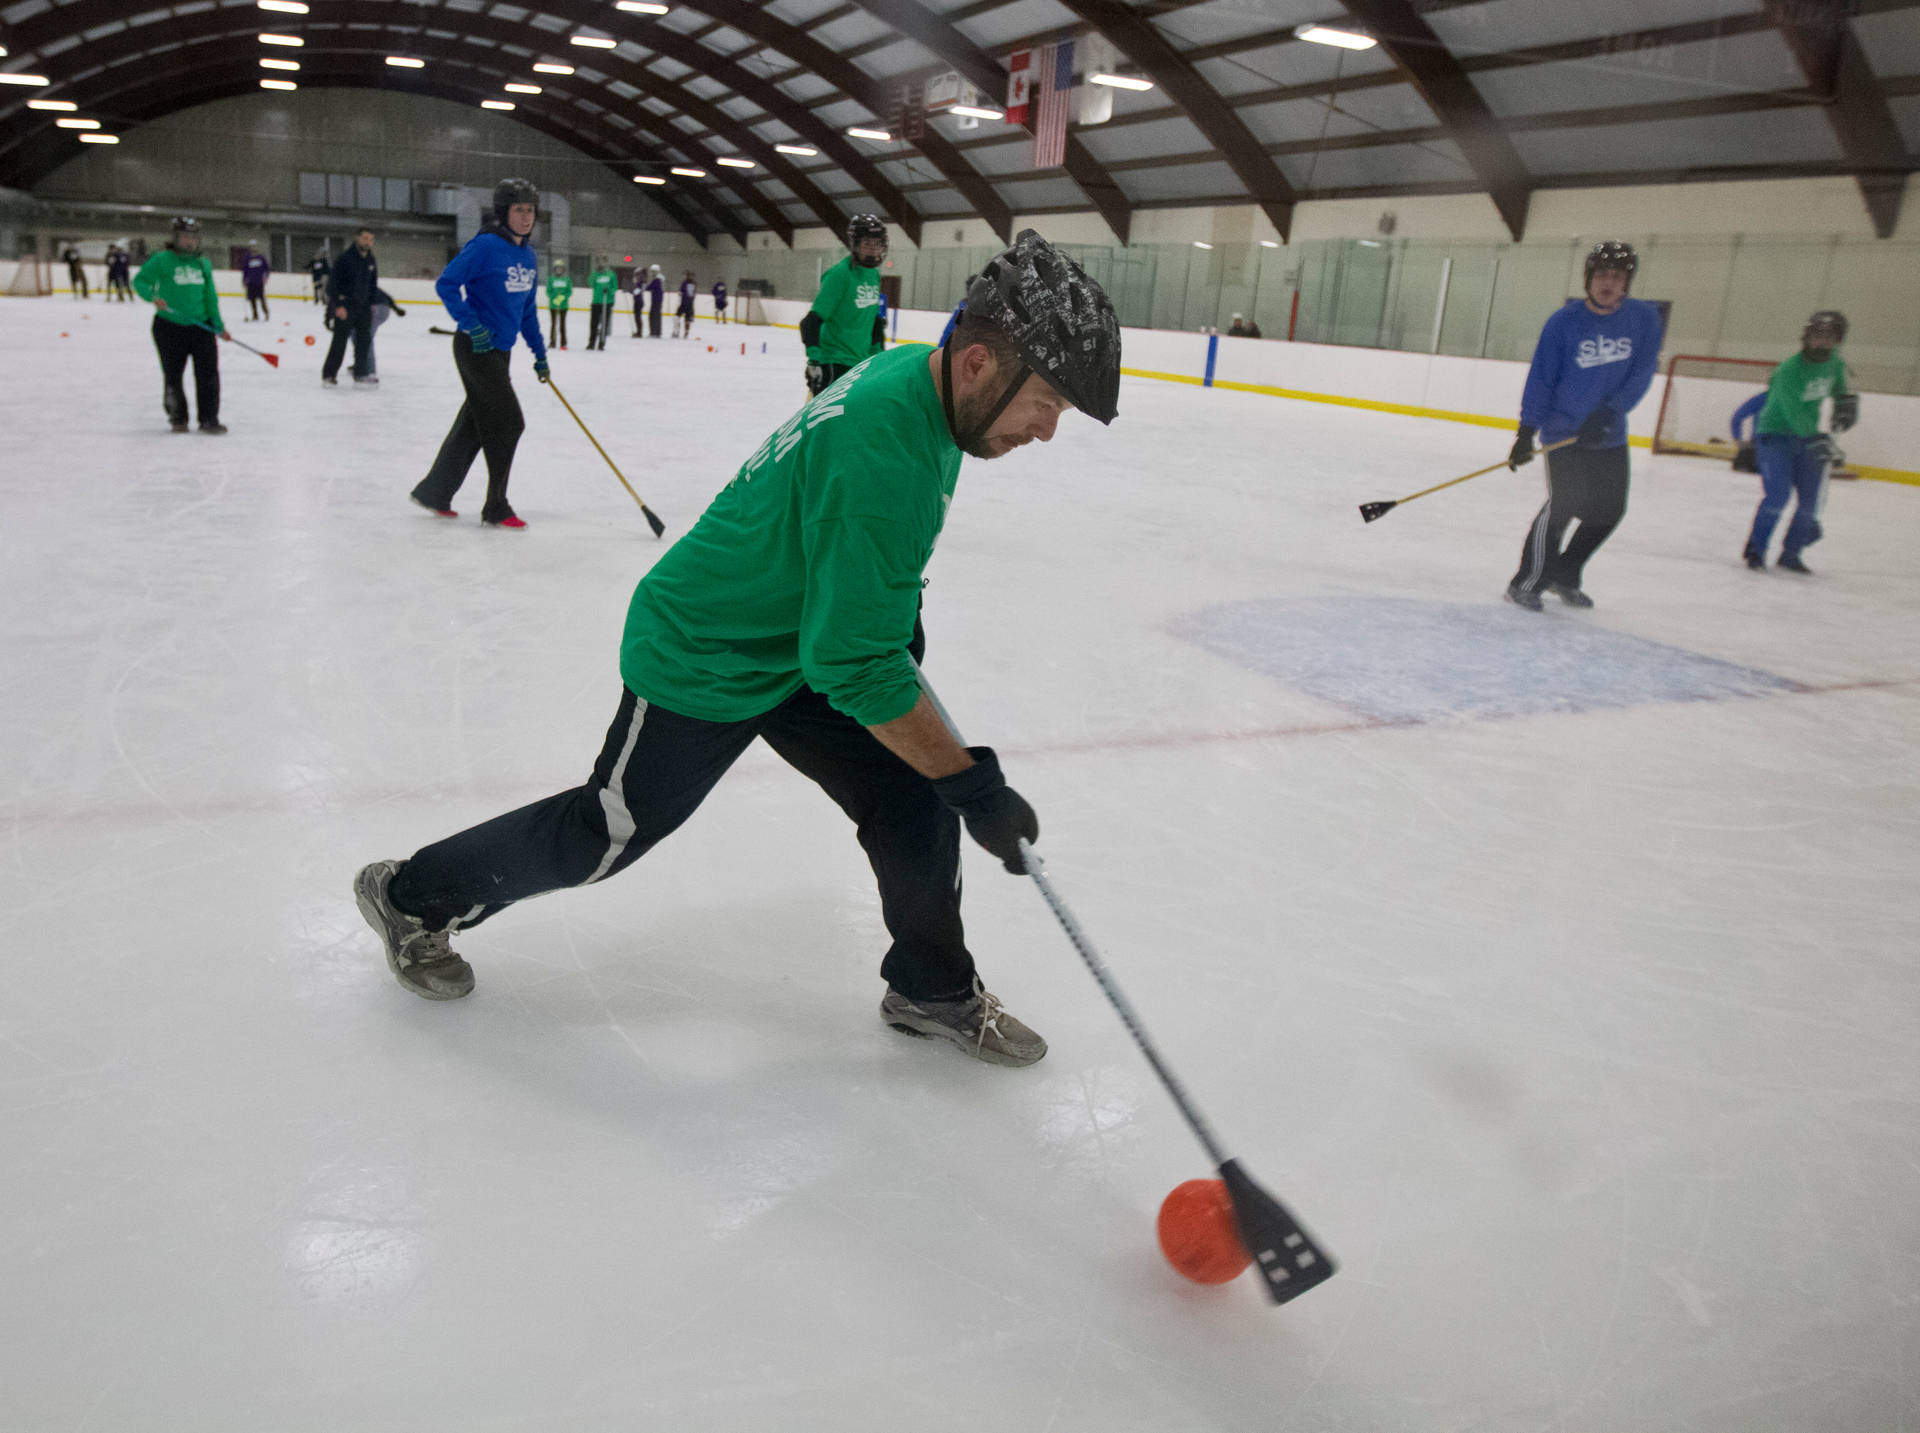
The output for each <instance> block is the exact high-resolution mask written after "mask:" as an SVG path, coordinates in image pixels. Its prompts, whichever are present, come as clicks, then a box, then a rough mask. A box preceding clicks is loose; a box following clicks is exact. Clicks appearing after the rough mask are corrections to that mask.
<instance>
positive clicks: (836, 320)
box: [807, 254, 886, 363]
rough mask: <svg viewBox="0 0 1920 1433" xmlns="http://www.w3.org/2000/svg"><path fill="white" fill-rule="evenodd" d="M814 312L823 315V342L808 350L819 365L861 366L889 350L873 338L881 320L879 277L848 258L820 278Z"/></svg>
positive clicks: (876, 273) (875, 270) (821, 328)
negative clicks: (864, 360)
mask: <svg viewBox="0 0 1920 1433" xmlns="http://www.w3.org/2000/svg"><path fill="white" fill-rule="evenodd" d="M813 312H815V313H817V314H819V315H820V341H819V342H818V343H816V344H811V345H809V346H808V348H807V357H808V358H810V359H812V360H813V361H814V362H816V363H858V362H860V361H861V360H862V359H864V358H870V357H872V356H873V355H874V354H876V353H878V352H880V350H881V349H883V348H884V347H886V345H885V343H884V342H882V341H880V340H877V339H875V338H874V336H873V322H874V320H875V319H877V318H878V317H879V316H880V273H879V270H877V269H868V268H863V267H861V266H860V265H858V264H856V263H854V261H853V255H851V254H849V255H847V257H846V258H844V259H842V260H841V261H840V262H839V263H837V264H835V265H834V266H833V267H832V268H830V269H828V270H827V271H826V272H825V273H824V274H822V275H821V276H820V292H819V293H817V294H815V295H814V298H813Z"/></svg>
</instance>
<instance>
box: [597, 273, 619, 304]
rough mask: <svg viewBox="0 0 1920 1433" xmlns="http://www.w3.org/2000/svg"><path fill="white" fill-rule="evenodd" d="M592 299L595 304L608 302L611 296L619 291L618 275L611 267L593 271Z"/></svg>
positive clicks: (611, 299)
mask: <svg viewBox="0 0 1920 1433" xmlns="http://www.w3.org/2000/svg"><path fill="white" fill-rule="evenodd" d="M592 282H593V301H594V302H595V303H597V304H610V303H612V302H613V296H614V295H615V294H617V293H619V292H620V276H619V275H618V274H616V273H615V272H614V271H613V270H612V269H595V270H594V271H593V280H592Z"/></svg>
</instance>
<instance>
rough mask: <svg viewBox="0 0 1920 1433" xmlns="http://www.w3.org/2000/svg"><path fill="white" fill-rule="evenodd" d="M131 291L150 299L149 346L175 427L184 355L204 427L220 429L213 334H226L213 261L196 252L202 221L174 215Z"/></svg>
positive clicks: (179, 421)
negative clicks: (165, 238) (167, 235)
mask: <svg viewBox="0 0 1920 1433" xmlns="http://www.w3.org/2000/svg"><path fill="white" fill-rule="evenodd" d="M133 291H134V292H135V293H137V294H138V295H140V297H141V298H143V299H145V300H146V301H147V302H148V303H151V304H152V305H153V307H154V309H155V313H154V319H153V346H154V347H155V348H156V349H157V350H159V353H160V379H161V385H160V402H161V405H162V406H163V407H164V408H165V409H166V411H167V421H168V422H169V423H171V424H172V425H173V431H174V432H176V433H184V432H186V431H187V395H186V391H185V390H184V389H183V388H182V387H181V381H182V380H183V379H184V378H185V377H186V373H187V360H188V359H192V360H193V399H194V407H195V408H196V409H198V410H199V413H200V431H201V432H202V433H224V432H226V431H227V429H226V425H224V424H223V423H221V421H220V350H219V348H218V347H217V346H216V345H215V343H214V340H215V339H216V338H228V337H230V335H229V334H228V333H227V326H226V324H225V323H224V322H222V321H221V318H220V298H219V295H218V294H216V293H214V291H213V265H212V264H210V263H208V262H207V256H206V255H205V254H203V253H201V252H200V221H199V220H198V219H189V218H186V217H184V216H183V217H181V218H178V219H175V220H174V221H173V239H172V241H171V242H170V243H169V244H168V245H167V247H166V248H164V249H162V250H160V251H159V252H158V253H157V254H155V255H153V257H151V258H150V259H148V260H147V261H146V263H144V264H142V265H141V266H140V272H139V273H137V274H135V275H134V276H133Z"/></svg>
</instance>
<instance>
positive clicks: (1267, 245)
mask: <svg viewBox="0 0 1920 1433" xmlns="http://www.w3.org/2000/svg"><path fill="white" fill-rule="evenodd" d="M1260 247H1261V248H1263V249H1277V248H1279V247H1280V243H1279V241H1278V240H1277V239H1262V240H1261V241H1260Z"/></svg>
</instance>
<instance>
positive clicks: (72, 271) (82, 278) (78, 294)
mask: <svg viewBox="0 0 1920 1433" xmlns="http://www.w3.org/2000/svg"><path fill="white" fill-rule="evenodd" d="M67 282H68V283H69V284H71V285H73V296H74V297H75V298H77V299H83V298H85V297H86V296H87V271H86V270H85V269H83V268H81V267H80V266H79V265H78V264H69V265H67Z"/></svg>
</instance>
